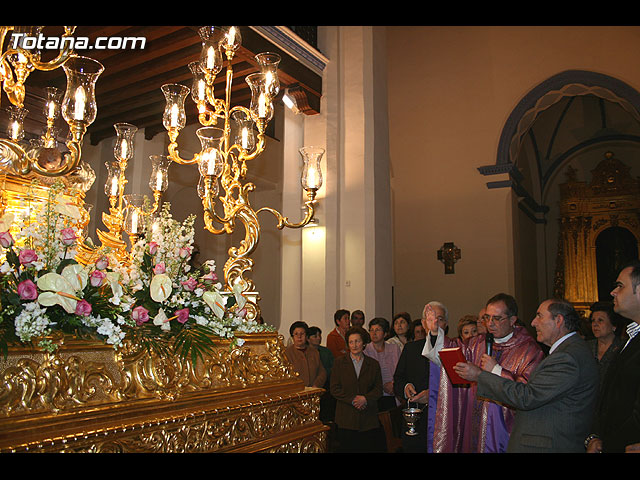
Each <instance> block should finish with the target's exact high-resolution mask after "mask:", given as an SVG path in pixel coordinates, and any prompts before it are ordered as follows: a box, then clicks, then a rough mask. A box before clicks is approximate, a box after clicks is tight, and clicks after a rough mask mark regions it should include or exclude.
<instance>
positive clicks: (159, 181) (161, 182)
mask: <svg viewBox="0 0 640 480" xmlns="http://www.w3.org/2000/svg"><path fill="white" fill-rule="evenodd" d="M149 160H151V178H149V188H150V189H151V190H153V191H154V192H164V191H165V190H166V189H167V187H168V186H169V165H171V159H170V158H169V157H167V156H166V155H149Z"/></svg>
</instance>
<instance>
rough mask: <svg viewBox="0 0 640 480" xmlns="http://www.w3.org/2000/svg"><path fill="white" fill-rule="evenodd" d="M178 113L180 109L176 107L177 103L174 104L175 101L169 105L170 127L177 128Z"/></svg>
mask: <svg viewBox="0 0 640 480" xmlns="http://www.w3.org/2000/svg"><path fill="white" fill-rule="evenodd" d="M179 113H180V110H179V109H178V105H176V104H175V103H174V104H173V105H172V106H171V123H170V125H171V127H172V128H177V127H178V115H179Z"/></svg>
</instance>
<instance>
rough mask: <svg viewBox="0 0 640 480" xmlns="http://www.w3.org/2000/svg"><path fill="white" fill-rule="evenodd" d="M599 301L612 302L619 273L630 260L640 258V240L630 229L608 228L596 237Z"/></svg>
mask: <svg viewBox="0 0 640 480" xmlns="http://www.w3.org/2000/svg"><path fill="white" fill-rule="evenodd" d="M595 246H596V271H597V276H598V300H600V301H603V300H611V290H613V287H614V283H615V281H616V278H617V277H618V273H619V272H620V270H622V268H623V266H624V265H625V264H626V263H627V262H629V261H630V260H634V259H636V258H638V238H636V236H635V235H634V234H633V232H631V231H630V230H629V229H628V228H625V227H620V226H617V225H616V226H607V227H606V228H604V229H603V230H602V231H601V232H600V233H599V234H597V236H596V241H595Z"/></svg>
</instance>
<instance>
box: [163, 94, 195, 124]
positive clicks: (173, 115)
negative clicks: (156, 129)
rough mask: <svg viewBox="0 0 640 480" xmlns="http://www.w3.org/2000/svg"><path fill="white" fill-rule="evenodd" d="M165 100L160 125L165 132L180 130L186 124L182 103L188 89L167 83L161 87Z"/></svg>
mask: <svg viewBox="0 0 640 480" xmlns="http://www.w3.org/2000/svg"><path fill="white" fill-rule="evenodd" d="M161 89H162V93H164V97H165V100H166V106H165V108H164V114H163V115H162V124H163V125H164V128H166V129H167V130H171V129H178V130H181V129H183V128H184V126H185V125H186V124H187V114H186V113H185V111H184V101H185V99H186V98H187V95H189V88H188V87H185V86H184V85H180V84H178V83H169V84H167V85H163V86H162V87H161Z"/></svg>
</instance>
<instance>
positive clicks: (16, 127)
mask: <svg viewBox="0 0 640 480" xmlns="http://www.w3.org/2000/svg"><path fill="white" fill-rule="evenodd" d="M7 112H8V113H9V125H8V127H7V134H8V135H9V138H10V139H11V140H13V141H15V142H17V141H18V140H22V139H23V138H24V119H25V117H26V116H27V114H28V113H29V110H27V109H26V108H20V107H16V106H15V105H10V106H9V107H8V108H7Z"/></svg>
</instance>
